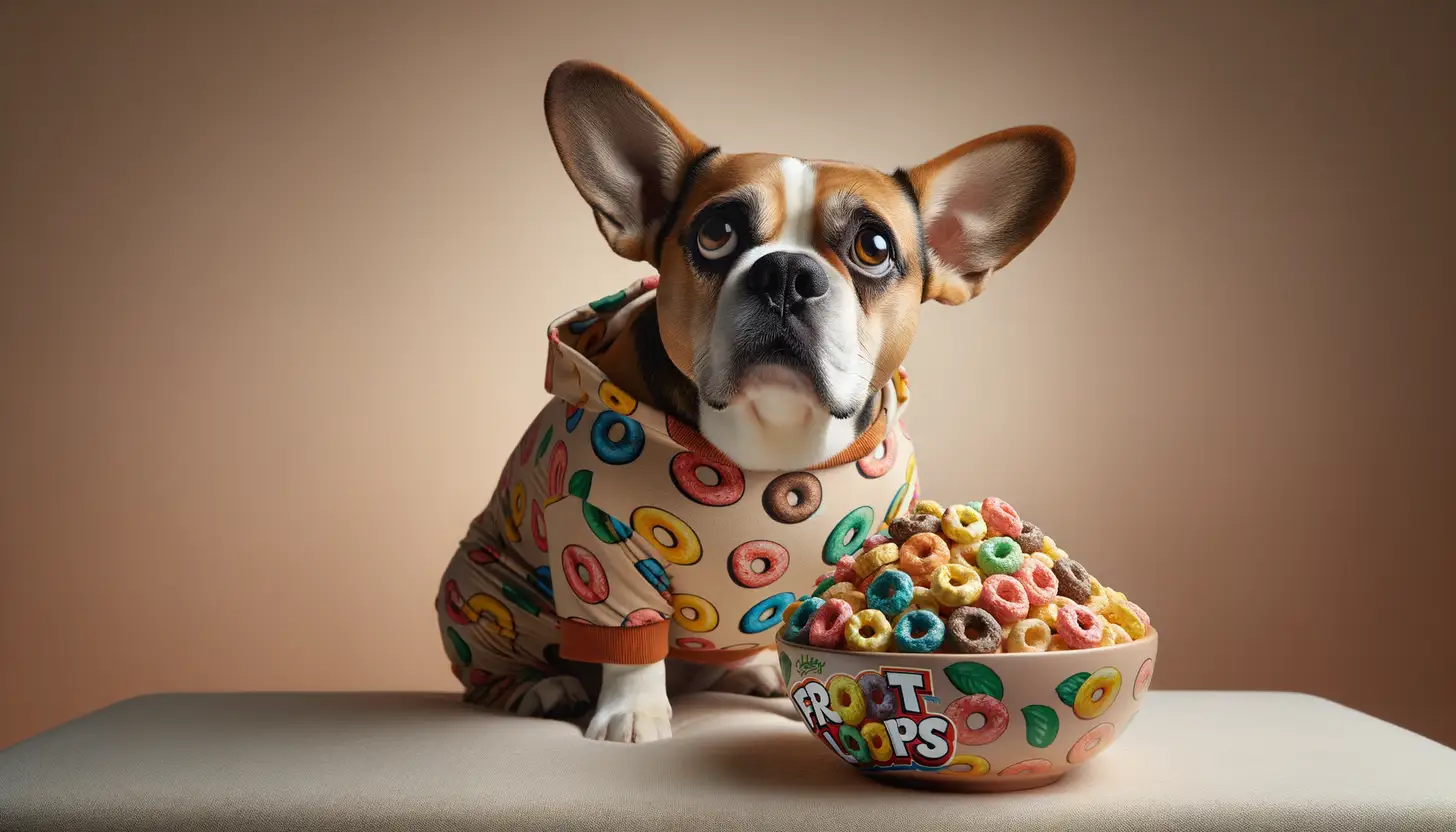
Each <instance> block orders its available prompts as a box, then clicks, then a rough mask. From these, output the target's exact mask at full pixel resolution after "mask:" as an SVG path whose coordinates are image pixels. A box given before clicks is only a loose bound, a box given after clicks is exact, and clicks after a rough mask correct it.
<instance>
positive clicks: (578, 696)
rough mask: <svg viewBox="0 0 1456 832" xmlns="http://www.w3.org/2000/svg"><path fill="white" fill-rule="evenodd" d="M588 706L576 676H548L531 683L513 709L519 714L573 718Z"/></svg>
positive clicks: (589, 704) (548, 717)
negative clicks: (533, 683)
mask: <svg viewBox="0 0 1456 832" xmlns="http://www.w3.org/2000/svg"><path fill="white" fill-rule="evenodd" d="M589 707H591V700H590V699H589V698H588V697H587V695H586V690H585V689H584V688H583V687H582V686H581V682H580V681H579V680H578V679H577V678H576V677H574V676H549V677H547V678H545V679H542V680H541V681H539V682H537V683H536V684H535V685H533V686H532V687H531V689H530V690H529V691H527V692H526V694H525V695H524V696H522V697H521V699H520V701H519V702H517V703H516V706H515V708H514V710H515V712H516V713H518V714H520V715H521V716H539V717H545V718H546V719H575V718H576V717H579V716H581V715H582V714H584V713H586V711H587V708H589Z"/></svg>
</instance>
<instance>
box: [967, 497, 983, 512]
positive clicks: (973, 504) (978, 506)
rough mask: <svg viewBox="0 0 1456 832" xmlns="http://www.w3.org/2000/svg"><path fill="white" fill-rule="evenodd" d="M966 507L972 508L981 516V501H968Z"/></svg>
mask: <svg viewBox="0 0 1456 832" xmlns="http://www.w3.org/2000/svg"><path fill="white" fill-rule="evenodd" d="M965 505H968V506H970V507H971V508H973V509H975V510H976V513H977V514H980V513H981V501H980V500H968V501H966V503H965Z"/></svg>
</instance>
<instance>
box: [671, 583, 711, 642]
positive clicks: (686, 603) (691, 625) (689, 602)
mask: <svg viewBox="0 0 1456 832" xmlns="http://www.w3.org/2000/svg"><path fill="white" fill-rule="evenodd" d="M672 620H673V622H674V623H676V624H677V625H678V626H679V627H681V628H683V629H684V630H687V631H688V632H690V633H709V632H712V631H713V630H715V629H717V627H718V609H717V607H714V606H713V605H712V604H711V603H709V602H708V599H706V598H703V597H701V596H698V595H688V594H686V593H681V592H680V593H678V594H676V595H674V596H672Z"/></svg>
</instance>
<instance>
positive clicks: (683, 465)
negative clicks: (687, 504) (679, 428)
mask: <svg viewBox="0 0 1456 832" xmlns="http://www.w3.org/2000/svg"><path fill="white" fill-rule="evenodd" d="M668 469H669V473H670V474H671V476H672V484H673V485H675V486H677V490H678V491H680V492H682V495H683V496H684V497H687V498H688V499H689V500H692V501H693V502H695V503H697V504H698V505H703V506H711V507H714V508H721V507H723V506H731V505H733V504H734V503H736V502H738V501H739V500H741V499H742V498H743V487H744V478H743V470H742V469H740V468H739V467H738V466H736V465H730V464H728V463H726V462H718V461H716V460H712V459H709V458H707V457H705V456H703V455H702V454H697V453H693V452H692V451H683V452H681V453H679V454H677V455H676V456H674V457H673V458H672V462H671V463H670V464H669V466H668Z"/></svg>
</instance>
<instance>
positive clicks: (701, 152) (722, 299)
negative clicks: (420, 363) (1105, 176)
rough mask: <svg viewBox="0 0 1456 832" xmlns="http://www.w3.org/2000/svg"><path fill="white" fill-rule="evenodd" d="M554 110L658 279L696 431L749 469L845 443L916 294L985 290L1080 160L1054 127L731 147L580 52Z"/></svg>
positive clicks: (555, 90) (903, 335)
mask: <svg viewBox="0 0 1456 832" xmlns="http://www.w3.org/2000/svg"><path fill="white" fill-rule="evenodd" d="M546 119H547V123H548V125H549V126H550V130H551V136H552V140H553V141H554V142H555V145H556V149H557V153H558V154H559V155H560V157H561V161H562V164H563V165H564V166H565V168H566V171H567V173H568V174H569V175H570V177H571V180H572V182H573V183H575V185H576V187H577V190H578V191H580V193H581V195H582V197H583V198H584V199H585V200H586V202H587V203H588V204H589V205H590V206H591V208H592V211H593V212H594V213H595V215H596V221H597V227H598V228H599V229H600V230H601V233H602V236H603V237H605V238H606V240H607V243H608V244H609V245H611V247H612V250H613V251H615V252H617V254H619V255H621V256H623V257H626V258H628V259H630V260H640V261H645V262H647V263H650V264H652V265H653V266H654V267H655V268H656V270H657V272H658V274H659V275H660V276H661V280H660V283H659V287H658V290H657V308H658V321H659V324H658V325H659V329H660V331H661V340H662V344H663V346H664V347H665V349H666V352H667V355H668V356H669V357H670V358H671V360H672V363H673V364H674V365H676V367H677V369H678V370H680V371H681V372H682V373H683V374H684V375H685V376H686V377H687V378H688V379H689V380H691V381H692V382H693V383H694V384H695V385H696V387H697V391H698V396H699V400H700V412H699V421H700V428H701V429H702V432H703V434H704V435H705V436H706V437H707V439H708V440H709V441H711V442H713V443H714V444H715V445H717V446H718V447H719V448H722V449H723V450H724V451H726V452H727V453H729V455H730V456H732V457H733V458H734V459H735V461H737V462H739V463H740V464H742V465H745V466H751V467H758V466H759V464H760V463H768V464H766V465H764V466H763V467H775V466H778V465H786V464H787V465H802V464H809V463H810V462H814V461H819V460H822V459H824V458H826V457H827V456H829V455H830V454H833V453H834V452H835V451H837V450H839V449H842V448H843V447H844V446H845V445H847V444H849V442H850V441H852V440H853V438H854V436H855V435H856V432H857V430H859V429H862V428H863V427H864V421H865V414H866V411H867V409H868V408H869V406H871V405H872V404H873V403H874V401H875V395H874V394H875V393H876V392H877V391H878V390H879V389H880V388H881V387H882V386H883V385H884V384H885V383H886V382H887V381H888V380H889V377H890V375H891V373H893V372H894V371H895V369H896V368H897V367H898V366H899V365H900V362H901V361H902V360H903V359H904V357H905V354H906V352H907V351H908V350H909V348H910V342H911V341H912V340H913V338H914V335H915V330H916V325H917V322H918V319H919V309H920V305H921V304H922V303H923V302H925V301H927V300H935V301H938V302H940V303H944V304H951V305H955V304H960V303H964V302H965V301H967V300H969V299H970V298H973V297H975V296H976V295H977V294H979V293H980V291H981V289H982V287H983V285H984V283H985V281H986V279H987V277H988V276H990V274H991V273H992V272H994V271H996V270H997V269H1000V268H1001V267H1003V266H1005V265H1006V264H1007V263H1008V262H1010V261H1011V259H1012V258H1013V257H1015V256H1016V255H1017V254H1018V253H1020V252H1021V251H1022V250H1023V249H1024V248H1026V246H1027V245H1028V244H1030V243H1031V241H1032V240H1033V239H1035V238H1036V236H1037V235H1038V234H1040V233H1041V231H1042V229H1044V228H1045V227H1046V226H1047V224H1048V223H1049V222H1050V221H1051V219H1052V217H1053V216H1054V215H1055V214H1056V212H1057V209H1058V208H1059V207H1060V206H1061V204H1062V201H1063V199H1064V198H1065V197H1066V194H1067V190H1068V188H1069V187H1070V185H1071V181H1072V173H1073V154H1072V147H1071V144H1070V143H1069V142H1068V141H1067V139H1066V137H1065V136H1063V135H1062V134H1061V133H1060V132H1058V131H1057V130H1054V129H1052V128H1050V127H1018V128H1013V129H1010V130H1004V131H1001V132H998V133H992V134H990V135H987V136H983V137H981V138H978V139H975V140H973V141H970V142H967V143H965V144H962V145H960V146H958V147H956V148H954V149H952V150H950V151H948V152H946V153H944V154H942V155H940V156H937V157H936V158H934V159H931V160H930V161H928V162H926V163H924V164H922V165H919V166H917V167H914V168H910V169H908V170H899V171H895V172H894V173H891V174H887V173H884V172H881V171H877V170H873V169H870V168H866V167H862V166H859V165H852V164H846V163H842V162H829V161H810V160H804V159H798V158H794V157H790V156H778V155H772V154H765V153H745V154H730V153H726V152H720V151H719V150H717V149H716V148H714V147H712V146H710V145H709V144H708V143H706V142H704V141H703V140H701V139H699V138H698V137H697V136H695V135H693V133H692V132H690V131H689V130H688V129H687V128H686V127H684V126H683V125H682V124H680V123H679V122H678V120H677V119H676V118H674V117H673V115H672V114H671V113H669V112H668V111H667V110H666V109H665V108H664V107H663V106H662V105H661V104H659V103H658V102H657V101H656V100H654V99H653V98H652V97H651V96H650V95H648V94H647V93H646V92H645V91H643V90H642V89H641V88H639V87H638V86H637V85H636V84H634V83H633V82H632V81H631V80H629V79H627V78H625V77H623V76H621V75H619V74H617V73H615V72H613V71H611V70H609V69H607V68H605V67H602V66H598V65H595V64H591V63H586V62H577V61H573V62H568V63H564V64H562V65H560V66H558V67H557V68H556V70H555V71H554V72H553V73H552V74H551V78H550V81H549V82H548V83H547V88H546ZM821 454H822V455H821ZM816 455H817V456H816ZM800 457H803V459H802V460H801V459H800ZM805 460H807V461H805Z"/></svg>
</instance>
